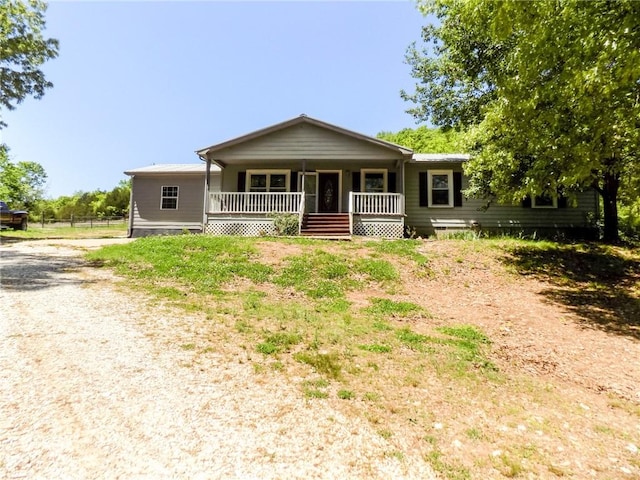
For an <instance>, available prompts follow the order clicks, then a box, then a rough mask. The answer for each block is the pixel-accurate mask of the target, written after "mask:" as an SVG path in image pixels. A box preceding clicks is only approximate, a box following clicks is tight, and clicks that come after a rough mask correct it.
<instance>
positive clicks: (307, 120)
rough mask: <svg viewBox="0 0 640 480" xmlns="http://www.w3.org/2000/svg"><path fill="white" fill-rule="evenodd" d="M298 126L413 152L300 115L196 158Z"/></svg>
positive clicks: (408, 153)
mask: <svg viewBox="0 0 640 480" xmlns="http://www.w3.org/2000/svg"><path fill="white" fill-rule="evenodd" d="M300 124H310V125H314V126H316V127H319V128H323V129H326V130H330V131H332V132H335V133H339V134H342V135H345V136H348V137H351V138H354V139H357V140H361V141H364V142H367V143H369V144H371V145H375V146H379V147H383V148H386V149H389V150H391V151H393V152H396V153H399V154H401V155H403V156H405V157H411V155H412V154H413V150H411V149H409V148H406V147H403V146H401V145H396V144H395V143H391V142H387V141H386V140H380V139H379V138H375V137H370V136H368V135H364V134H361V133H358V132H354V131H352V130H347V129H346V128H342V127H339V126H337V125H332V124H330V123H327V122H323V121H322V120H317V119H315V118H311V117H309V116H307V115H305V114H302V115H300V116H299V117H295V118H292V119H290V120H287V121H284V122H281V123H276V124H275V125H271V126H270V127H266V128H262V129H260V130H256V131H255V132H251V133H248V134H246V135H242V136H240V137H236V138H233V139H231V140H227V141H225V142H222V143H218V144H215V145H211V146H209V147H205V148H201V149H199V150H196V153H197V154H198V156H199V157H200V158H201V159H203V160H204V158H205V157H206V156H207V155H209V154H211V153H215V152H218V151H220V150H224V149H225V148H229V147H233V146H236V145H239V144H241V143H244V142H248V141H250V140H255V139H257V138H260V137H263V136H266V135H269V134H271V133H274V132H278V131H280V130H284V129H286V128H289V127H292V126H295V125H300Z"/></svg>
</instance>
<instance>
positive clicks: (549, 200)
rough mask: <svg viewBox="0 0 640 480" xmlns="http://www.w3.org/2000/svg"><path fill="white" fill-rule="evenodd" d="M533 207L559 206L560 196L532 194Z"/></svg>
mask: <svg viewBox="0 0 640 480" xmlns="http://www.w3.org/2000/svg"><path fill="white" fill-rule="evenodd" d="M531 208H558V196H557V195H532V198H531Z"/></svg>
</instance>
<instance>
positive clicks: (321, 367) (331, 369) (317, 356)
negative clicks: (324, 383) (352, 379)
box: [293, 352, 342, 379]
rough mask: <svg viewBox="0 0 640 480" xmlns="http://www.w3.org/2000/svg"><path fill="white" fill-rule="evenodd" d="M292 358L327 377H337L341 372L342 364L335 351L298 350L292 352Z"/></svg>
mask: <svg viewBox="0 0 640 480" xmlns="http://www.w3.org/2000/svg"><path fill="white" fill-rule="evenodd" d="M293 358H295V359H296V360H297V361H298V362H300V363H306V364H307V365H310V366H311V367H313V368H314V369H315V371H316V372H318V373H320V374H323V375H326V376H328V377H329V378H333V379H339V378H340V376H341V374H342V364H341V363H340V358H339V357H338V355H337V354H335V353H316V352H300V353H296V354H294V356H293Z"/></svg>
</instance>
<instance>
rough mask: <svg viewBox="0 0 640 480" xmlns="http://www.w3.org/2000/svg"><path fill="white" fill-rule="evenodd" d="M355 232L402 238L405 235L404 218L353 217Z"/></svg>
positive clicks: (373, 235)
mask: <svg viewBox="0 0 640 480" xmlns="http://www.w3.org/2000/svg"><path fill="white" fill-rule="evenodd" d="M353 234H354V235H362V236H365V237H382V238H402V237H403V236H404V219H403V218H400V219H397V218H393V219H389V220H387V219H381V218H367V217H364V216H355V215H354V217H353Z"/></svg>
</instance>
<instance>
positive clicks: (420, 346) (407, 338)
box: [396, 327, 435, 351]
mask: <svg viewBox="0 0 640 480" xmlns="http://www.w3.org/2000/svg"><path fill="white" fill-rule="evenodd" d="M396 337H397V338H398V340H400V341H401V342H402V343H404V344H405V345H406V346H408V347H409V348H411V349H412V350H418V351H423V350H424V346H425V345H426V344H428V343H431V342H433V341H434V340H435V339H433V338H432V337H429V336H427V335H422V334H420V333H415V332H413V331H412V330H411V329H410V328H409V327H405V328H401V329H399V330H396Z"/></svg>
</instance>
